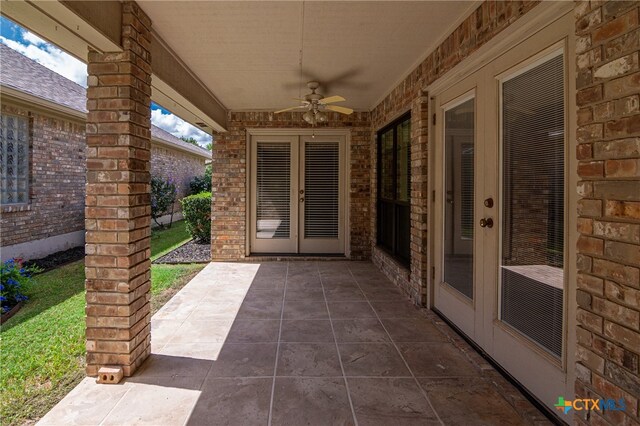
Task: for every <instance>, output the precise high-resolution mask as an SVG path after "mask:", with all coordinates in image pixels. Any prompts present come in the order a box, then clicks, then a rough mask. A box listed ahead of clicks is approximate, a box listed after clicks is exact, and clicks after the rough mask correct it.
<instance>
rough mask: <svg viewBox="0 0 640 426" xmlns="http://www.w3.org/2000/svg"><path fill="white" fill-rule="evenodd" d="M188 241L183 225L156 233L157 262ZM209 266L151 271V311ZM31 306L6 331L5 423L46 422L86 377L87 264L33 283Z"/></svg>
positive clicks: (0, 356) (0, 379)
mask: <svg viewBox="0 0 640 426" xmlns="http://www.w3.org/2000/svg"><path fill="white" fill-rule="evenodd" d="M188 240H189V235H188V234H187V232H186V229H185V225H184V222H178V223H175V224H174V225H173V226H172V228H171V229H168V230H161V231H154V232H153V233H152V237H151V254H152V258H157V257H159V256H161V255H163V254H165V253H167V252H169V251H171V250H172V249H173V248H175V247H177V246H179V245H181V244H183V243H184V242H186V241H188ZM203 267H204V265H201V264H200V265H197V264H192V265H152V266H151V306H152V310H153V312H155V311H156V310H157V309H159V308H160V307H161V306H162V305H163V304H164V303H166V301H167V300H169V299H170V298H171V296H173V294H175V293H176V292H177V291H178V290H179V289H180V288H181V287H182V286H183V285H184V284H186V283H187V282H188V281H189V280H190V279H191V278H192V277H193V276H194V275H195V274H196V273H197V272H198V271H200V270H201V269H202V268H203ZM25 290H26V291H25V293H26V294H27V296H29V301H28V303H27V304H26V305H25V306H24V307H23V308H22V309H21V310H20V312H18V313H17V314H16V315H15V316H14V317H13V318H11V319H10V320H9V321H7V322H6V323H5V324H3V325H2V331H1V333H0V336H1V345H2V347H1V351H0V389H1V391H0V392H1V393H0V423H1V424H3V425H17V424H22V423H24V422H26V421H28V420H36V419H38V418H40V417H42V416H43V415H44V414H45V413H46V412H47V411H48V410H49V409H51V407H53V406H54V405H55V404H56V403H57V402H58V401H59V400H60V399H62V397H64V395H66V394H67V393H68V392H69V391H70V390H71V389H72V388H73V386H75V385H76V384H77V383H78V382H79V381H80V380H81V379H82V378H83V377H84V354H85V339H84V317H85V315H84V306H85V299H84V264H83V262H82V261H79V262H75V263H72V264H69V265H65V266H62V267H60V268H57V269H54V270H52V271H49V272H46V273H43V274H40V275H37V276H36V277H34V281H33V284H31V285H30V286H29V288H27V289H25Z"/></svg>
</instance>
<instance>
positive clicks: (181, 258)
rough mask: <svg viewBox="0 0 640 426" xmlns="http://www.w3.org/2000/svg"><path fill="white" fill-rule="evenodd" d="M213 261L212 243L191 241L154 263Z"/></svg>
mask: <svg viewBox="0 0 640 426" xmlns="http://www.w3.org/2000/svg"><path fill="white" fill-rule="evenodd" d="M209 262H211V243H209V242H206V243H202V242H197V241H194V240H191V241H189V242H188V243H185V244H183V245H181V246H180V247H178V248H176V249H175V250H173V251H171V252H169V253H167V254H165V255H164V256H162V257H160V258H158V259H156V260H154V262H153V263H169V264H176V263H209Z"/></svg>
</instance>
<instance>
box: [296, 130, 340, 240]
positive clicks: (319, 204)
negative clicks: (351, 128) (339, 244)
mask: <svg viewBox="0 0 640 426" xmlns="http://www.w3.org/2000/svg"><path fill="white" fill-rule="evenodd" d="M339 148H340V146H339V144H338V142H320V143H317V142H305V146H304V151H305V158H304V188H305V193H304V199H305V201H304V236H305V238H338V225H339V219H340V218H339V209H340V206H339V195H340V187H339V185H340V151H339Z"/></svg>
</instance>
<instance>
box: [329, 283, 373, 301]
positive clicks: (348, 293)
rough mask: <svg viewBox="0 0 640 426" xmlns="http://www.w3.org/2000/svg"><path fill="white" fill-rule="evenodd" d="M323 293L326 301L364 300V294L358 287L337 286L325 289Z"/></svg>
mask: <svg viewBox="0 0 640 426" xmlns="http://www.w3.org/2000/svg"><path fill="white" fill-rule="evenodd" d="M324 295H325V297H326V298H327V300H328V301H336V302H340V301H342V302H347V301H353V302H365V301H366V300H367V299H365V297H364V294H363V293H362V292H361V291H360V289H359V288H358V287H338V288H329V289H325V291H324Z"/></svg>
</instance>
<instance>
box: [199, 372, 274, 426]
mask: <svg viewBox="0 0 640 426" xmlns="http://www.w3.org/2000/svg"><path fill="white" fill-rule="evenodd" d="M272 384H273V379H272V378H268V379H266V378H226V379H221V378H217V379H213V380H207V382H205V384H204V386H203V387H202V391H201V393H200V397H199V398H198V402H197V404H196V406H195V407H194V409H193V412H192V413H191V417H190V418H189V420H188V421H187V423H186V424H187V425H191V426H200V425H202V426H209V425H229V426H231V425H234V426H236V425H237V426H245V425H247V426H249V425H266V424H267V423H268V421H269V405H270V403H271V386H272Z"/></svg>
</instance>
